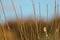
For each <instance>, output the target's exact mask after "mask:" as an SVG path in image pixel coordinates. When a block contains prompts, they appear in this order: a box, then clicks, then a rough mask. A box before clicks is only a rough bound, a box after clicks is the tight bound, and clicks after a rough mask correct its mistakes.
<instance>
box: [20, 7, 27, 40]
mask: <svg viewBox="0 0 60 40" xmlns="http://www.w3.org/2000/svg"><path fill="white" fill-rule="evenodd" d="M20 10H21V18H22V27H23V28H24V34H25V35H24V36H25V39H26V40H27V36H26V30H25V25H24V20H23V11H22V7H21V6H20ZM22 31H23V30H22Z"/></svg>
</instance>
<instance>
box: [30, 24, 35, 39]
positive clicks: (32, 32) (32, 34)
mask: <svg viewBox="0 0 60 40" xmlns="http://www.w3.org/2000/svg"><path fill="white" fill-rule="evenodd" d="M30 27H31V40H33V39H34V38H33V37H34V31H33V29H32V27H33V26H32V24H30ZM32 36H33V37H32ZM34 40H35V39H34Z"/></svg>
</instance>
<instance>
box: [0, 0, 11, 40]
mask: <svg viewBox="0 0 60 40" xmlns="http://www.w3.org/2000/svg"><path fill="white" fill-rule="evenodd" d="M0 3H1V6H2V11H3V15H4V18H5V22H6V25H7V28H8V31H9V36H10V40H11V34H10V28H9V24H8V22H7V21H6V15H5V12H4V7H3V4H2V1H1V0H0Z"/></svg>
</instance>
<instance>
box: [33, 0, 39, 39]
mask: <svg viewBox="0 0 60 40" xmlns="http://www.w3.org/2000/svg"><path fill="white" fill-rule="evenodd" d="M32 6H33V11H34V19H35V24H36V31H37V37H38V40H39V34H38V25H37V19H36V10H35V5H34V2H33V0H32Z"/></svg>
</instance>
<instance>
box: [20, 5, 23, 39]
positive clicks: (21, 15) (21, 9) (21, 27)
mask: <svg viewBox="0 0 60 40" xmlns="http://www.w3.org/2000/svg"><path fill="white" fill-rule="evenodd" d="M20 11H21V19H22V18H23V16H22V6H21V5H20ZM22 27H23V26H22V24H21V31H22V33H23V28H22ZM21 36H22V35H21ZM21 39H22V40H23V37H21Z"/></svg>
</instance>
